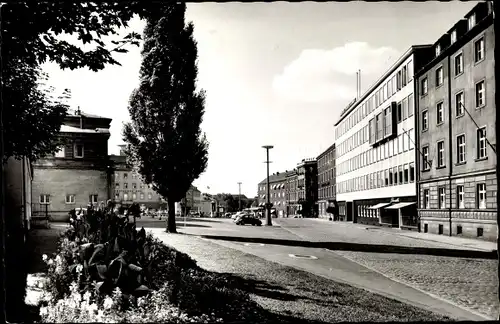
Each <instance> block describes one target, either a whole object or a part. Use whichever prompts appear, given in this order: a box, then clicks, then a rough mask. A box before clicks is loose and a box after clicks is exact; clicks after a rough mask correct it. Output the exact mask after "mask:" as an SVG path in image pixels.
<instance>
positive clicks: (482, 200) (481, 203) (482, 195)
mask: <svg viewBox="0 0 500 324" xmlns="http://www.w3.org/2000/svg"><path fill="white" fill-rule="evenodd" d="M476 197H477V208H479V209H485V208H486V184H485V183H478V184H477V193H476Z"/></svg>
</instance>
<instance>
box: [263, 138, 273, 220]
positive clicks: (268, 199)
mask: <svg viewBox="0 0 500 324" xmlns="http://www.w3.org/2000/svg"><path fill="white" fill-rule="evenodd" d="M262 147H263V148H265V149H266V154H267V160H266V162H264V163H266V164H267V203H266V218H267V224H266V225H267V226H272V225H273V223H272V221H271V193H270V191H271V190H270V187H269V163H271V161H269V150H270V149H272V148H273V147H274V146H272V145H264V146H262Z"/></svg>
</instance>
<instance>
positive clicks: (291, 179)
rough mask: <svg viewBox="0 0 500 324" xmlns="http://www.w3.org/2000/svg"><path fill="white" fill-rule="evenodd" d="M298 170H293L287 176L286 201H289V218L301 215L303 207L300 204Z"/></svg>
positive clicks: (287, 214)
mask: <svg viewBox="0 0 500 324" xmlns="http://www.w3.org/2000/svg"><path fill="white" fill-rule="evenodd" d="M297 178H298V174H297V170H293V171H290V172H288V173H287V175H286V184H285V189H286V200H287V213H286V216H287V217H290V216H291V217H294V216H298V215H299V210H300V209H301V205H300V204H299V186H298V180H297Z"/></svg>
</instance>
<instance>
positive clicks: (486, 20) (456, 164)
mask: <svg viewBox="0 0 500 324" xmlns="http://www.w3.org/2000/svg"><path fill="white" fill-rule="evenodd" d="M492 5H493V4H492V3H488V2H480V3H478V4H477V5H476V6H475V7H474V8H473V9H472V10H471V11H470V12H469V13H468V14H467V15H466V16H465V17H464V19H461V20H459V21H458V22H457V23H456V24H455V25H454V26H453V28H451V29H450V30H449V31H448V32H447V33H446V34H444V35H443V36H441V37H440V38H439V39H438V41H437V42H436V43H435V44H434V45H433V49H434V53H435V55H434V57H433V59H432V61H431V62H430V63H429V64H427V65H426V66H425V67H424V68H423V69H421V70H419V71H418V72H417V73H416V78H418V106H417V107H418V113H417V116H418V128H417V129H418V135H419V136H418V147H419V148H420V152H421V154H420V155H419V159H418V160H417V165H418V170H419V172H418V194H419V206H418V214H419V217H420V223H421V224H420V225H421V230H422V231H423V232H429V233H435V234H443V235H463V236H469V237H484V238H485V239H489V240H495V239H496V238H497V213H496V206H497V203H498V202H497V177H496V166H497V160H496V152H495V150H494V149H493V148H492V147H491V145H490V144H492V145H493V146H494V147H496V135H495V133H496V129H495V121H496V107H495V90H496V89H495V69H494V65H495V61H494V50H495V34H494V30H493V11H492ZM476 124H477V126H476Z"/></svg>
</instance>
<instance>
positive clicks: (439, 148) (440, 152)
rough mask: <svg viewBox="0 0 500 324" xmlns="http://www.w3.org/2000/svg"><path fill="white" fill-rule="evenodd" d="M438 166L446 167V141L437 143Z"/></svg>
mask: <svg viewBox="0 0 500 324" xmlns="http://www.w3.org/2000/svg"><path fill="white" fill-rule="evenodd" d="M437 164H438V165H437V166H438V168H440V167H444V141H439V142H438V143H437Z"/></svg>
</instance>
